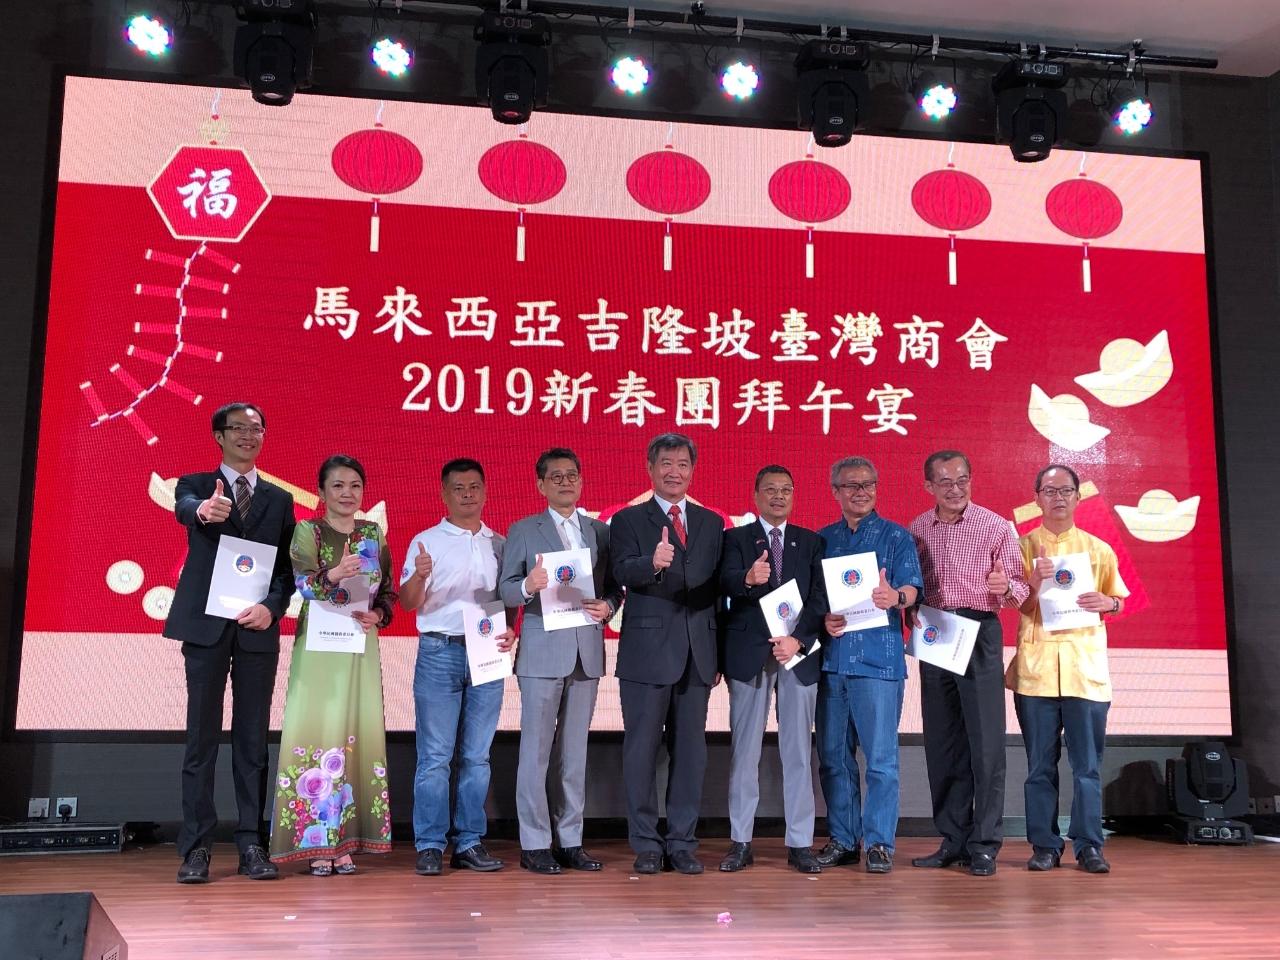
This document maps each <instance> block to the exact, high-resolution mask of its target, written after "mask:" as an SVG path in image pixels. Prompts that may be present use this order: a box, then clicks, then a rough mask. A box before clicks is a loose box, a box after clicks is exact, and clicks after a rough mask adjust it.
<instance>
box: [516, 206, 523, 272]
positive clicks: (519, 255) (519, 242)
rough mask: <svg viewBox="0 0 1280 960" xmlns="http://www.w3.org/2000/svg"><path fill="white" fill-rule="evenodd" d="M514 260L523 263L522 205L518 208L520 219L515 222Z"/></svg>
mask: <svg viewBox="0 0 1280 960" xmlns="http://www.w3.org/2000/svg"><path fill="white" fill-rule="evenodd" d="M516 260H518V261H519V262H520V263H524V207H521V208H520V219H519V220H518V221H517V222H516Z"/></svg>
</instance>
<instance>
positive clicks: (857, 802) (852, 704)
mask: <svg viewBox="0 0 1280 960" xmlns="http://www.w3.org/2000/svg"><path fill="white" fill-rule="evenodd" d="M819 684H820V686H819V687H818V714H817V718H818V724H817V726H818V776H819V778H820V779H821V781H822V795H823V797H824V798H825V799H826V802H827V833H828V834H830V836H831V838H832V839H833V840H836V841H837V842H839V843H841V844H843V845H844V846H846V847H854V846H857V845H858V844H859V843H861V842H864V841H865V843H866V845H867V846H868V847H870V846H871V845H872V844H877V843H880V844H883V845H884V846H886V847H888V848H889V851H890V853H892V852H893V849H894V836H895V834H896V833H897V832H898V721H899V720H900V719H901V718H902V695H903V691H904V690H905V689H906V681H905V680H879V679H876V678H873V677H846V676H842V675H841V674H838V673H826V672H824V673H823V674H822V679H821V680H820V681H819ZM859 743H861V744H862V752H863V754H864V756H865V757H866V761H867V802H866V805H865V806H864V805H863V804H862V788H861V785H860V783H859V780H858V755H857V752H856V751H857V747H858V744H859Z"/></svg>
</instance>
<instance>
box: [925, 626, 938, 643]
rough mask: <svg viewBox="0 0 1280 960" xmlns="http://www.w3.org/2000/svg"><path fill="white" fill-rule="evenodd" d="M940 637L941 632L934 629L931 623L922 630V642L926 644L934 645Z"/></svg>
mask: <svg viewBox="0 0 1280 960" xmlns="http://www.w3.org/2000/svg"><path fill="white" fill-rule="evenodd" d="M941 635H942V631H941V630H939V629H938V628H937V627H935V626H934V625H933V624H932V623H931V624H929V625H928V626H927V627H925V628H924V642H925V643H927V644H930V645H932V644H935V643H937V642H938V637H939V636H941Z"/></svg>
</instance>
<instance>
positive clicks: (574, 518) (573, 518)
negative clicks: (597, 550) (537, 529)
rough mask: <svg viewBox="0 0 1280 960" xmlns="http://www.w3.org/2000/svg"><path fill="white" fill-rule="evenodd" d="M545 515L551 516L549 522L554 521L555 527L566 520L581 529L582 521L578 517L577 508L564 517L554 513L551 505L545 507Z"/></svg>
mask: <svg viewBox="0 0 1280 960" xmlns="http://www.w3.org/2000/svg"><path fill="white" fill-rule="evenodd" d="M547 515H548V516H549V517H551V522H552V523H554V524H555V525H556V526H557V527H558V526H560V524H562V523H566V522H567V523H571V524H573V526H574V527H576V528H577V529H578V530H581V529H582V521H581V520H579V519H578V511H577V510H574V511H573V513H571V514H569V516H567V517H565V516H562V515H561V514H558V513H556V511H555V509H554V508H553V507H547Z"/></svg>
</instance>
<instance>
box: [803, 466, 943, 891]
mask: <svg viewBox="0 0 1280 960" xmlns="http://www.w3.org/2000/svg"><path fill="white" fill-rule="evenodd" d="M877 479H878V477H877V474H876V468H875V465H874V464H873V463H871V461H870V460H866V459H864V458H862V457H846V458H845V459H843V460H840V461H837V462H836V463H835V464H834V465H833V466H832V467H831V492H832V493H833V494H834V495H835V498H836V502H837V503H839V504H840V510H841V513H842V514H843V516H842V517H841V519H839V520H837V521H836V522H835V523H833V524H831V525H830V526H828V527H823V528H822V529H821V530H819V531H818V535H819V536H820V537H822V540H823V543H824V545H825V556H827V557H847V556H851V555H853V554H857V553H874V554H875V555H876V566H877V567H878V568H879V570H880V579H879V583H878V584H877V585H876V586H875V588H874V589H873V590H872V592H871V599H872V602H873V603H875V605H876V606H877V607H879V608H880V609H881V610H885V611H887V613H888V617H889V624H888V626H883V627H871V628H869V629H865V630H849V631H847V632H846V630H845V618H844V617H843V616H839V615H837V614H831V613H829V614H827V616H826V631H827V634H828V635H829V639H828V642H827V644H826V646H825V647H824V649H823V651H822V679H821V681H820V682H819V686H818V712H817V731H818V770H819V776H820V779H821V781H822V793H823V796H824V797H825V798H826V802H827V828H828V832H829V833H830V836H831V839H830V841H829V842H828V843H827V845H826V846H825V847H823V848H822V851H821V852H820V853H819V854H818V862H819V863H821V864H822V865H823V866H837V865H839V864H843V863H857V862H858V858H859V854H860V849H861V845H862V844H863V843H864V842H865V843H866V848H867V872H868V873H888V872H889V871H890V870H892V869H893V850H894V835H895V833H896V832H897V829H898V721H899V719H900V718H901V716H902V694H903V690H904V688H905V687H906V681H907V662H906V657H905V655H904V653H903V649H904V648H903V641H902V611H903V610H904V609H906V608H907V607H910V606H912V605H913V604H914V603H915V602H916V599H917V597H918V596H919V594H920V592H921V590H922V589H923V587H924V580H923V578H922V577H921V574H920V558H919V557H918V556H917V554H916V545H915V541H914V540H913V539H912V537H911V534H910V533H908V532H907V530H906V528H905V527H900V526H898V524H896V523H891V522H890V521H888V520H885V519H884V518H883V517H881V516H880V515H879V514H878V513H876V509H875V507H876V481H877ZM859 742H861V744H862V752H863V753H864V754H865V756H866V760H867V796H866V802H865V804H864V803H863V802H862V800H863V798H862V795H861V790H860V788H859V785H858V759H857V754H856V749H857V746H858V744H859Z"/></svg>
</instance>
